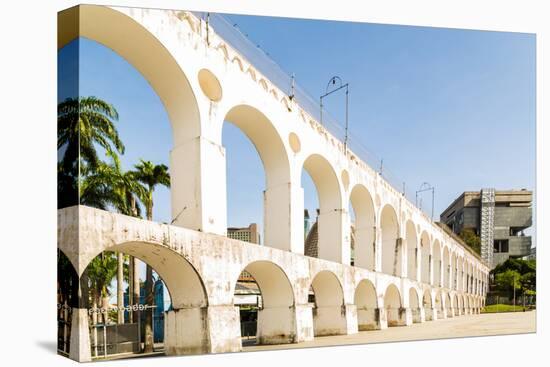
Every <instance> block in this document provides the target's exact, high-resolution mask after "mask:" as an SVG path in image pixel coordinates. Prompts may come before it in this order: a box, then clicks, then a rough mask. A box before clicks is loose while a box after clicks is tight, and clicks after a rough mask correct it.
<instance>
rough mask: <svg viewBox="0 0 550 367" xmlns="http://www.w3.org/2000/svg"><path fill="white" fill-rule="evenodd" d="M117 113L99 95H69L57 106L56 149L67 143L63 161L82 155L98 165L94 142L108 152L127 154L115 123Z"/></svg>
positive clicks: (87, 160)
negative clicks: (77, 96)
mask: <svg viewBox="0 0 550 367" xmlns="http://www.w3.org/2000/svg"><path fill="white" fill-rule="evenodd" d="M117 120H118V112H117V110H116V109H115V108H114V107H113V105H111V104H109V103H107V102H105V101H103V100H101V99H99V98H97V97H93V96H90V97H81V98H79V99H75V98H67V99H66V100H65V101H63V102H61V103H59V104H58V106H57V149H61V148H62V147H64V146H66V149H65V153H64V157H63V159H62V160H63V161H67V158H71V159H70V160H69V161H68V162H69V163H70V162H74V161H76V159H77V158H78V157H79V156H80V158H81V159H82V160H83V161H85V162H86V163H88V164H89V165H90V166H91V167H96V166H97V165H98V163H99V161H100V160H99V157H98V154H97V150H96V147H95V144H97V145H99V146H101V147H102V148H103V149H105V151H106V152H107V153H110V154H115V153H117V152H118V153H120V154H124V144H123V143H122V141H121V140H120V138H119V136H118V131H117V129H116V127H115V124H114V122H115V121H117Z"/></svg>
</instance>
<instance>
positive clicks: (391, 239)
mask: <svg viewBox="0 0 550 367" xmlns="http://www.w3.org/2000/svg"><path fill="white" fill-rule="evenodd" d="M380 213H381V214H380V229H381V234H382V238H381V241H380V242H381V245H382V272H383V273H386V274H390V275H395V276H401V275H402V274H401V252H402V251H403V250H402V243H401V239H400V238H399V233H400V229H399V221H398V218H397V213H396V211H395V209H394V208H393V207H392V206H391V205H390V204H386V205H385V206H384V207H383V208H382V211H381V212H380Z"/></svg>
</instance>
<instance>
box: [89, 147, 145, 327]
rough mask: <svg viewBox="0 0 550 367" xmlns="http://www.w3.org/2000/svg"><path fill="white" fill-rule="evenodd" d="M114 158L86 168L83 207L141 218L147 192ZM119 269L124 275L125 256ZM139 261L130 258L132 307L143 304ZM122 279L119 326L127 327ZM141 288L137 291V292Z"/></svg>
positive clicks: (119, 258)
mask: <svg viewBox="0 0 550 367" xmlns="http://www.w3.org/2000/svg"><path fill="white" fill-rule="evenodd" d="M107 155H108V156H110V158H111V163H105V162H102V161H100V162H99V163H98V165H97V166H96V168H95V169H94V170H92V169H90V168H89V166H88V165H86V164H84V165H83V168H82V171H83V174H84V175H83V178H82V180H81V184H80V203H81V204H84V205H88V206H93V207H96V208H99V209H103V210H106V209H107V207H108V206H111V207H113V208H115V209H116V210H117V211H118V212H119V213H122V214H125V215H130V216H134V217H141V209H140V207H139V205H137V204H136V198H141V197H143V196H144V195H145V192H146V188H145V187H144V186H143V185H142V184H140V183H139V182H138V181H136V179H135V177H134V172H131V171H127V172H124V171H123V170H122V168H121V166H120V161H119V159H118V156H116V155H115V154H112V153H107ZM117 259H118V269H119V273H118V274H120V271H123V268H124V258H123V257H122V254H118V255H117ZM135 264H137V263H136V261H135V259H134V258H133V257H130V260H129V267H130V268H131V269H130V272H131V273H132V276H131V277H130V278H131V280H132V281H130V282H129V283H130V291H129V295H130V297H129V299H128V301H129V302H128V303H129V304H134V299H135V300H139V278H138V269H137V266H136V265H135ZM122 281H123V279H122V277H121V276H117V305H118V310H119V311H118V322H119V323H123V321H124V317H123V315H124V313H123V311H122V306H123V297H124V293H123V290H122V288H123V286H122ZM135 283H137V286H136V284H135ZM136 288H137V289H136ZM138 312H139V311H134V312H133V314H132V316H131V322H134V319H136V320H137V318H138V317H139V314H138Z"/></svg>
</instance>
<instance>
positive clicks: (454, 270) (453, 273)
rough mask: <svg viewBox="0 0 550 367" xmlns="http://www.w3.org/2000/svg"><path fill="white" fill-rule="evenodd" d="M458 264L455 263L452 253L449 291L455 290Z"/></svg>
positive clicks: (454, 255) (454, 256)
mask: <svg viewBox="0 0 550 367" xmlns="http://www.w3.org/2000/svg"><path fill="white" fill-rule="evenodd" d="M457 277H458V263H457V261H456V254H455V253H454V252H453V253H452V254H451V276H450V278H451V287H450V288H451V289H455V290H456V289H457V285H458V281H457Z"/></svg>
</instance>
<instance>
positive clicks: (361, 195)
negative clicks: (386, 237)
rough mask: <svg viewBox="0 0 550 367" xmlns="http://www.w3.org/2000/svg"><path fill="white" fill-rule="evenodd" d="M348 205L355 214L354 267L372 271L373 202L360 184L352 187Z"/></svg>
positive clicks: (373, 251)
mask: <svg viewBox="0 0 550 367" xmlns="http://www.w3.org/2000/svg"><path fill="white" fill-rule="evenodd" d="M350 203H351V206H352V207H353V211H354V213H355V266H358V267H361V268H364V269H368V270H374V265H375V247H376V243H375V230H376V229H375V226H376V214H375V209H374V201H373V199H372V196H371V194H370V193H369V191H368V190H367V188H366V187H365V186H364V185H362V184H357V185H355V186H354V187H353V189H352V190H351V194H350Z"/></svg>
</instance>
